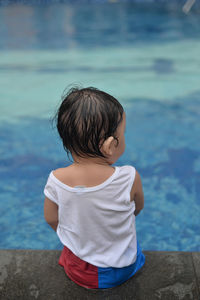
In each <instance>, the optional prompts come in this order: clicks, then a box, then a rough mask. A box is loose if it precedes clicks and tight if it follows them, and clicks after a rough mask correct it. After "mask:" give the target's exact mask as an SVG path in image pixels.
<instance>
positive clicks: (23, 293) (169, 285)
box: [0, 250, 200, 300]
mask: <svg viewBox="0 0 200 300" xmlns="http://www.w3.org/2000/svg"><path fill="white" fill-rule="evenodd" d="M144 253H145V255H146V264H145V266H144V268H143V269H142V271H140V272H139V273H138V274H137V275H136V276H135V277H133V278H131V279H130V280H128V281H127V282H126V283H124V284H122V285H121V286H118V287H116V288H113V289H108V290H87V289H84V288H82V287H80V286H78V285H76V284H75V283H73V282H72V281H71V280H70V279H69V278H67V276H66V275H65V273H64V271H63V269H62V267H60V266H59V265H58V258H59V255H60V251H57V250H55V251H51V250H0V299H2V300H17V299H20V300H29V299H39V300H40V299H47V300H51V299H55V300H62V299H69V300H73V299H77V300H79V299H80V300H84V299H91V300H95V299H102V300H126V299H136V300H157V299H161V300H179V299H180V300H187V299H191V300H199V299H200V252H195V253H192V252H149V251H146V252H144Z"/></svg>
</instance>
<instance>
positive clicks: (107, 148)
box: [101, 136, 114, 156]
mask: <svg viewBox="0 0 200 300" xmlns="http://www.w3.org/2000/svg"><path fill="white" fill-rule="evenodd" d="M113 143H114V137H113V136H109V137H108V138H107V139H106V140H105V141H104V142H103V144H102V146H101V152H102V153H103V154H104V155H105V156H111V155H112V154H113Z"/></svg>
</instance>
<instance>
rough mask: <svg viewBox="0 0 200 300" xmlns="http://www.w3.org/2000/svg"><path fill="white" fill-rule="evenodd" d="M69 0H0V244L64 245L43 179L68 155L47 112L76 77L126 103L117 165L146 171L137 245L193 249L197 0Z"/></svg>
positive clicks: (199, 230)
mask: <svg viewBox="0 0 200 300" xmlns="http://www.w3.org/2000/svg"><path fill="white" fill-rule="evenodd" d="M77 2H78V1H76V3H74V4H72V3H70V1H66V3H53V1H46V3H45V2H43V4H42V5H41V2H40V5H39V4H38V5H33V4H30V5H26V4H22V3H12V2H11V1H10V4H9V1H7V4H6V3H4V4H5V5H1V6H0V154H1V155H0V180H1V185H0V209H1V219H0V228H1V231H0V247H1V248H32V249H60V248H61V245H60V243H59V241H58V239H57V237H56V235H55V234H54V232H53V231H52V230H51V229H50V228H49V227H48V225H47V224H45V221H44V218H43V199H44V196H43V187H44V185H45V182H46V180H47V177H48V174H49V172H50V171H51V170H52V169H55V168H57V167H61V166H64V165H67V164H68V161H67V156H66V154H65V152H64V150H63V149H62V145H61V143H60V141H59V138H58V136H57V133H56V130H55V128H54V127H53V126H52V122H51V119H52V117H53V115H54V113H55V110H56V107H58V103H59V101H60V96H61V94H62V91H63V89H64V88H65V87H66V86H68V85H69V84H72V83H78V84H81V85H82V86H84V87H86V86H95V87H98V88H100V89H103V90H105V91H107V92H109V93H111V94H113V95H114V96H115V97H117V98H118V99H119V101H120V102H121V103H122V105H123V106H124V108H125V110H126V114H127V130H126V131H127V132H126V152H125V154H124V155H123V156H122V157H121V158H120V160H119V162H118V165H122V164H132V165H134V166H135V167H136V168H137V170H138V171H139V173H140V174H141V176H142V181H143V185H144V193H145V209H144V210H143V212H142V213H141V214H140V215H139V216H138V217H137V232H138V239H139V241H140V244H141V246H142V247H143V248H144V249H146V250H181V251H200V221H199V219H200V218H199V216H200V196H199V195H200V139H199V136H200V122H199V120H200V84H199V82H200V68H199V66H200V56H199V53H200V31H199V28H200V18H199V5H198V3H196V4H195V5H194V7H192V9H191V11H190V12H189V13H188V14H184V13H183V11H182V5H183V4H182V1H180V2H178V3H177V2H176V4H175V3H172V2H171V1H170V3H169V5H166V4H165V3H164V2H163V1H160V3H159V4H158V2H159V1H158V2H157V3H156V4H153V3H152V2H151V3H145V1H141V2H142V3H139V1H137V2H138V3H134V1H130V2H129V1H125V2H124V1H122V2H120V1H119V2H118V3H114V2H108V1H102V3H100V2H101V1H99V2H95V3H91V2H90V3H89V2H88V1H85V3H84V4H83V3H82V4H80V1H79V3H77ZM197 2H198V1H197Z"/></svg>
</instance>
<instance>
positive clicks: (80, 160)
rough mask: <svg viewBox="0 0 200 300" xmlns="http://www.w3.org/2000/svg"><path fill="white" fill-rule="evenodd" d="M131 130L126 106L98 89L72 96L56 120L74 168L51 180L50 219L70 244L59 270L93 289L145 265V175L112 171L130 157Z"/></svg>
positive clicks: (47, 199) (123, 169) (113, 282)
mask: <svg viewBox="0 0 200 300" xmlns="http://www.w3.org/2000/svg"><path fill="white" fill-rule="evenodd" d="M125 126H126V116H125V113H124V110H123V107H122V105H121V104H120V103H119V102H118V101H117V100H116V99H115V98H114V97H112V96H111V95H109V94H107V93H105V92H103V91H100V90H98V89H95V88H85V89H80V90H79V89H72V90H70V91H69V93H68V94H67V95H66V96H65V98H64V100H63V102H62V104H61V106H60V108H59V110H58V113H57V129H58V132H59V134H60V137H61V139H62V142H63V146H64V148H65V150H66V151H67V153H70V154H71V156H72V158H73V163H72V164H71V165H70V166H67V167H64V168H60V169H57V170H54V171H52V172H51V173H50V175H49V178H48V181H47V184H46V186H45V189H44V194H45V203H44V216H45V219H46V221H47V223H48V224H49V225H50V226H51V227H52V228H53V229H54V230H55V231H56V232H57V235H58V237H59V239H60V241H61V242H62V243H63V245H64V248H63V251H62V253H61V256H60V259H59V264H60V265H61V266H63V267H64V270H65V272H66V274H67V275H68V277H69V278H71V279H72V280H73V281H74V282H76V283H77V284H79V285H81V286H83V287H86V288H110V287H114V286H117V285H119V284H121V283H123V282H125V281H126V280H128V279H129V278H130V277H132V276H133V275H134V274H135V273H136V272H137V271H138V270H139V269H140V268H141V267H142V266H143V265H144V262H145V257H144V255H143V253H142V251H141V249H140V247H139V244H138V242H137V238H136V229H135V216H136V215H138V213H139V212H140V211H141V210H142V208H143V206H144V196H143V191H142V183H141V179H140V175H139V173H138V172H137V171H136V170H135V168H134V167H132V166H128V165H126V166H122V167H116V166H115V167H114V166H113V164H114V163H115V162H116V161H117V159H118V158H119V157H120V156H121V155H122V154H123V152H124V150H125V138H124V131H125Z"/></svg>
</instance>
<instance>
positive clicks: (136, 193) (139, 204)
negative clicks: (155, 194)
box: [131, 171, 144, 216]
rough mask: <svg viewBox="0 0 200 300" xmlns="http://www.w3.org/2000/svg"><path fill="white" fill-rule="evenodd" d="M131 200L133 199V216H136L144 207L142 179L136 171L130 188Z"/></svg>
mask: <svg viewBox="0 0 200 300" xmlns="http://www.w3.org/2000/svg"><path fill="white" fill-rule="evenodd" d="M131 201H135V212H134V214H135V216H137V215H138V214H139V213H140V211H141V210H142V209H143V207H144V194H143V189H142V181H141V178H140V175H139V173H138V172H137V171H136V174H135V180H134V183H133V186H132V189H131Z"/></svg>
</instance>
